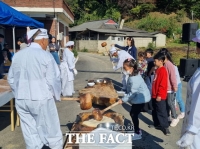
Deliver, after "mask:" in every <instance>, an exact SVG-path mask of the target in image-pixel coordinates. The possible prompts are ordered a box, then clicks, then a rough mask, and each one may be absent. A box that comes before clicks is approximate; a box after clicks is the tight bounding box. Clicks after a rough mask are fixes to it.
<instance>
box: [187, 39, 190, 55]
mask: <svg viewBox="0 0 200 149" xmlns="http://www.w3.org/2000/svg"><path fill="white" fill-rule="evenodd" d="M189 51H190V42H189V41H188V50H187V59H188V58H189Z"/></svg>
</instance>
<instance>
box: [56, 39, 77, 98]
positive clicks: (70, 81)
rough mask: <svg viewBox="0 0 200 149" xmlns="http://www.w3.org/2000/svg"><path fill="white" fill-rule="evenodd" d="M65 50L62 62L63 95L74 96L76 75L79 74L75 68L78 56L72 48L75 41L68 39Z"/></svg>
mask: <svg viewBox="0 0 200 149" xmlns="http://www.w3.org/2000/svg"><path fill="white" fill-rule="evenodd" d="M66 47H67V48H65V49H64V51H63V60H62V62H61V64H60V71H61V80H62V95H63V96H73V93H75V91H74V76H75V75H77V73H78V72H77V70H76V68H75V63H76V58H75V57H74V53H73V52H72V49H73V47H74V42H73V41H68V42H67V44H66Z"/></svg>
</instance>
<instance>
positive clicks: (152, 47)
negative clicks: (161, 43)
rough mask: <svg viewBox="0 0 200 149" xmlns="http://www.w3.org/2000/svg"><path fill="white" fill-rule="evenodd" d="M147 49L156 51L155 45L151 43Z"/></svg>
mask: <svg viewBox="0 0 200 149" xmlns="http://www.w3.org/2000/svg"><path fill="white" fill-rule="evenodd" d="M147 48H148V49H153V50H154V49H155V45H154V43H152V42H149V44H148V46H147Z"/></svg>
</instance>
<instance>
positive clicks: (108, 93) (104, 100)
mask: <svg viewBox="0 0 200 149" xmlns="http://www.w3.org/2000/svg"><path fill="white" fill-rule="evenodd" d="M86 93H89V94H91V95H92V97H93V99H92V103H94V104H97V105H105V106H110V105H112V104H114V103H115V102H116V100H117V98H118V94H117V92H116V90H115V88H114V86H113V83H112V81H111V80H106V83H96V84H95V85H94V86H92V87H86V88H84V89H82V90H80V91H79V94H86Z"/></svg>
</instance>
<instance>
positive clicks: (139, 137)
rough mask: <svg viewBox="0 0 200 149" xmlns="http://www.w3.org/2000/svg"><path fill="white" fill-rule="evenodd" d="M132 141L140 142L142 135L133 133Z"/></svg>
mask: <svg viewBox="0 0 200 149" xmlns="http://www.w3.org/2000/svg"><path fill="white" fill-rule="evenodd" d="M132 134H133V135H132V140H140V139H142V134H141V133H140V134H137V133H132Z"/></svg>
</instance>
